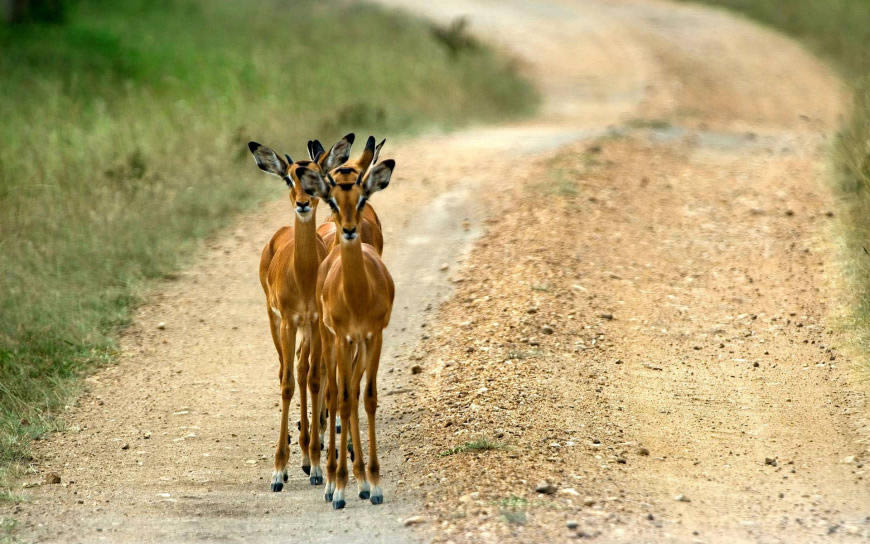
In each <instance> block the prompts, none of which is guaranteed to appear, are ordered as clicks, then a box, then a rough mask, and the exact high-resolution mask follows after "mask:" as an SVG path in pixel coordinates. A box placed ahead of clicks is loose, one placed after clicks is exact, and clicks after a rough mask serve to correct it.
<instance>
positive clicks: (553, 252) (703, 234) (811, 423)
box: [3, 0, 870, 542]
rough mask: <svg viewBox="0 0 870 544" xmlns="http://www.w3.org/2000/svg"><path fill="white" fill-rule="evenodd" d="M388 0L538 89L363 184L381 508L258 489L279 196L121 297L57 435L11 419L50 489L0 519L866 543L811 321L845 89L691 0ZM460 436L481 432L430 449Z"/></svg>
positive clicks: (419, 145) (445, 535)
mask: <svg viewBox="0 0 870 544" xmlns="http://www.w3.org/2000/svg"><path fill="white" fill-rule="evenodd" d="M385 3H387V4H391V5H397V6H401V5H403V4H405V5H406V7H411V8H413V9H415V10H417V11H418V12H420V13H422V14H423V15H426V16H430V17H433V18H435V19H438V20H441V21H449V20H451V19H452V18H453V17H455V16H458V15H467V16H468V17H469V19H470V21H471V23H472V28H474V29H475V30H476V31H478V32H479V33H480V34H481V35H482V36H484V37H486V38H488V39H490V40H493V41H494V42H496V43H497V44H498V45H499V46H501V47H503V48H505V49H506V50H507V51H508V52H509V53H511V54H513V55H514V56H516V57H517V58H518V59H519V60H520V61H521V63H522V65H523V66H524V69H525V70H526V71H527V73H528V74H529V76H530V77H531V78H533V79H534V81H535V82H536V84H537V85H538V86H539V87H540V89H541V92H542V95H543V97H544V105H543V107H542V110H541V113H540V115H539V116H538V117H536V118H535V119H533V120H530V121H527V122H524V123H519V124H515V125H509V126H496V127H486V128H478V129H471V130H467V131H463V132H459V133H455V134H451V135H446V136H445V135H434V134H433V135H428V136H424V137H421V138H419V139H417V140H414V141H406V142H401V143H398V144H397V143H396V142H392V143H388V145H387V147H386V148H385V149H384V151H383V153H382V156H383V157H385V158H387V157H392V158H395V159H396V161H397V164H398V166H397V169H396V174H395V175H394V177H393V182H392V183H391V185H390V188H389V190H387V191H384V192H383V193H379V194H378V195H377V197H376V198H375V199H374V201H373V204H374V205H375V207H376V208H377V210H378V213H379V215H380V216H381V218H382V220H383V223H384V226H385V233H384V235H385V236H384V237H385V258H386V261H387V264H388V266H389V267H390V270H391V272H392V274H393V276H394V278H395V280H396V288H397V296H396V306H395V310H394V314H393V319H392V323H391V325H390V328H389V329H388V330H387V331H386V333H385V349H384V354H383V357H382V363H381V372H380V377H379V382H380V392H381V395H380V398H381V407H380V409H379V412H378V417H379V420H380V422H381V423H380V424H379V427H378V430H379V433H380V437H381V438H380V439H379V442H380V444H379V446H380V452H381V467H382V469H381V470H382V475H383V478H384V483H385V492H386V504H384V505H383V506H377V507H375V506H372V505H370V504H369V503H368V502H367V501H356V500H353V501H351V502H349V503H348V508H346V509H345V510H343V511H340V512H333V511H332V509H331V508H330V507H329V505H328V504H326V503H325V502H323V499H322V489H319V488H318V489H312V488H311V487H310V486H309V485H308V480H307V478H306V477H305V475H304V474H303V473H302V471H301V470H298V469H297V470H296V471H295V472H293V471H291V478H290V481H289V482H288V485H286V486H285V488H284V491H283V492H282V493H271V492H270V491H269V485H268V484H269V475H270V471H271V455H272V451H273V444H274V440H275V438H276V436H277V432H278V415H279V414H278V400H279V392H278V384H277V380H276V379H275V376H276V374H277V357H276V356H275V353H274V349H273V347H272V345H271V340H270V337H269V332H268V327H267V322H266V316H265V315H263V313H264V309H263V304H262V293H261V291H260V289H259V285H258V282H257V276H256V270H257V262H258V258H259V251H260V249H261V247H262V245H263V244H264V243H265V241H266V240H268V238H269V236H270V235H271V233H272V232H274V230H275V229H276V228H277V227H278V226H280V225H281V224H285V223H287V222H289V220H290V213H291V209H290V207H289V205H288V204H287V202H286V199H283V198H282V199H279V200H277V201H276V202H274V203H271V204H269V205H268V206H265V207H264V208H263V209H262V210H258V211H257V212H256V213H253V214H251V215H249V216H247V217H242V218H240V219H239V220H238V222H237V223H236V224H235V225H233V226H232V227H230V228H229V229H228V230H227V231H226V232H225V233H224V234H223V235H221V236H219V237H216V238H215V239H214V240H212V241H211V242H209V243H208V244H207V247H204V248H203V250H202V252H201V255H200V256H199V257H198V258H197V261H196V263H195V264H194V265H192V266H191V267H190V268H189V269H187V270H186V271H184V272H183V273H182V274H180V275H179V277H178V278H177V279H176V280H174V281H172V282H169V283H166V284H164V285H161V286H160V287H159V288H158V289H157V290H156V292H155V293H154V295H153V297H152V298H151V301H150V302H149V304H147V305H146V306H144V307H142V308H141V309H140V310H139V311H138V312H137V315H136V317H135V320H134V324H133V326H131V327H130V329H129V330H128V331H127V332H126V333H125V334H124V337H123V340H122V350H121V356H120V358H119V361H118V364H117V365H114V366H112V367H110V368H107V369H105V370H104V371H101V372H99V373H97V374H96V375H94V376H93V377H91V378H89V379H88V387H87V393H86V394H85V395H83V396H82V397H81V398H80V399H79V401H78V402H77V403H76V404H75V406H72V407H70V409H69V411H68V414H67V419H68V421H69V425H70V430H69V431H67V432H63V433H58V434H55V435H53V436H50V437H48V438H47V439H45V440H43V441H40V442H39V443H37V445H36V447H35V457H36V461H35V463H34V466H33V468H34V471H35V472H34V474H32V475H31V476H29V477H28V478H27V479H26V480H25V481H24V482H23V483H24V484H32V483H38V482H42V481H43V478H44V476H45V474H48V473H50V472H56V473H58V474H59V475H60V476H61V482H62V483H61V484H59V485H38V486H35V487H28V488H26V489H25V490H24V491H23V492H22V493H23V494H25V496H26V501H23V502H21V503H20V504H15V505H8V506H4V507H3V508H4V509H6V510H9V512H7V514H11V516H12V517H13V518H14V519H15V520H16V521H17V536H18V537H19V538H21V539H22V540H25V541H30V540H32V541H45V542H97V541H109V542H190V541H226V542H236V541H239V542H241V541H244V542H274V541H277V540H286V541H292V542H331V541H341V542H363V541H365V542H408V541H413V540H420V541H430V540H436V541H447V540H453V541H456V542H459V541H469V542H477V541H503V540H505V539H508V540H513V541H517V542H526V541H553V540H557V541H558V540H567V539H569V538H570V539H573V538H576V537H577V536H581V537H586V538H597V539H600V540H601V541H605V542H608V541H675V542H694V541H699V542H718V541H723V540H726V539H727V540H732V541H750V542H755V541H758V542H799V541H808V542H813V541H817V540H825V541H827V540H837V539H842V540H845V541H848V540H850V539H851V540H855V541H858V540H860V539H862V538H867V537H868V536H870V535H868V530H870V529H868V524H867V520H866V516H867V514H868V513H870V496H868V485H867V482H866V481H865V480H864V479H863V470H864V469H863V462H864V461H865V460H866V458H867V456H868V450H867V448H868V446H867V442H866V440H865V437H866V435H867V429H866V426H867V417H866V416H867V411H866V404H865V397H864V395H863V393H861V392H860V389H857V388H856V387H854V384H853V383H852V382H851V378H850V368H849V365H850V361H849V358H848V356H847V355H846V354H844V353H842V352H841V349H840V346H841V345H842V344H843V343H844V342H843V341H842V339H841V338H839V337H838V334H837V333H836V332H834V329H833V328H832V327H831V326H830V325H829V323H828V321H827V319H828V317H829V315H830V314H831V312H833V311H835V310H836V308H837V305H838V297H837V291H836V284H835V281H834V279H835V278H834V274H833V270H832V268H831V267H832V265H831V261H832V251H831V247H830V244H829V242H828V241H827V240H828V239H829V232H828V230H829V228H830V227H829V224H830V222H831V221H830V217H829V216H828V215H827V213H828V212H830V211H832V210H833V204H832V202H831V197H830V195H828V194H827V192H826V190H825V187H824V181H823V168H824V165H825V152H826V146H827V143H828V140H827V138H828V135H830V134H831V133H832V132H833V130H834V129H835V128H836V126H837V122H838V115H839V114H840V107H841V106H840V104H842V103H843V102H844V100H843V94H842V89H841V88H840V86H839V83H838V81H837V80H836V79H835V78H834V77H833V76H832V74H831V73H830V71H829V70H827V69H826V68H825V67H824V66H823V65H822V64H820V63H819V62H818V61H817V60H815V59H814V58H812V57H811V56H810V55H808V54H807V53H806V52H805V51H804V50H803V49H802V48H800V47H799V46H798V45H796V44H794V43H793V42H790V41H788V40H786V39H784V38H782V37H779V36H777V35H775V34H773V33H771V32H769V31H766V30H763V29H760V28H758V27H755V26H753V25H751V24H749V23H747V22H743V21H739V20H736V19H734V18H732V17H730V16H728V15H726V14H724V13H721V12H716V11H712V10H708V9H703V8H698V7H694V6H686V5H672V4H668V3H661V2H656V1H652V0H650V1H610V2H604V1H600V2H599V1H588V2H582V3H573V2H561V1H558V0H550V1H541V2H521V1H513V2H488V1H485V0H481V1H475V2H452V1H447V2H438V3H435V2H431V3H427V4H426V5H425V6H424V5H419V6H418V5H417V3H416V2H410V0H407V1H404V0H391V1H388V2H385ZM386 136H389V135H386ZM559 148H562V149H559ZM357 151H359V149H357ZM251 175H257V174H256V172H255V171H254V168H253V165H252V174H251ZM442 263H447V264H448V265H449V268H448V270H446V271H442V270H441V265H442ZM532 308H534V311H533V312H532V313H530V310H531V309H532ZM602 315H611V316H612V317H613V318H612V319H608V318H606V317H601V316H602ZM161 322H162V323H165V328H163V329H160V328H158V327H157V325H158V323H161ZM545 326H547V327H550V328H552V331H551V333H550V334H547V333H546V332H544V327H545ZM547 330H548V331H549V330H550V329H547ZM756 363H757V364H758V366H756ZM413 365H420V366H421V368H422V370H423V372H422V373H420V374H416V375H413V374H411V372H410V368H411V367H412V366H413ZM448 423H449V424H448ZM480 437H485V438H488V439H490V440H492V441H493V442H494V443H495V444H498V445H500V446H501V445H504V446H506V447H507V448H508V449H500V450H491V451H480V452H473V451H472V452H462V453H456V454H453V455H444V456H441V455H439V454H440V453H442V452H444V451H446V450H447V449H449V448H453V447H456V446H460V445H462V444H464V443H466V442H468V441H471V440H474V439H476V438H480ZM596 441H597V442H596ZM295 442H296V441H295V437H294V444H293V447H291V467H292V466H294V465H298V464H299V463H298V461H299V453H298V450H297V449H296V444H295ZM569 443H570V444H569ZM124 446H127V447H126V448H125V447H124ZM641 448H645V449H643V450H642V449H641ZM642 452H647V453H648V454H644V453H642ZM768 458H769V459H770V461H769V462H766V459H768ZM540 481H548V482H549V483H550V484H552V486H553V488H552V489H551V490H552V491H554V493H553V494H545V493H538V492H536V490H535V489H536V487H537V486H538V483H539V482H540ZM350 485H351V486H352V485H353V484H352V483H351V484H350ZM567 489H571V490H573V492H571V491H567ZM575 493H576V495H575ZM678 495H683V497H684V498H687V499H688V500H689V502H685V501H677V500H675V497H676V496H678ZM417 516H419V517H417ZM408 521H411V522H419V523H414V524H411V525H410V526H408V525H406V522H408ZM568 521H572V522H576V524H577V526H576V528H568V527H567V526H566V522H568ZM571 525H572V527H573V525H574V524H573V523H572V524H571Z"/></svg>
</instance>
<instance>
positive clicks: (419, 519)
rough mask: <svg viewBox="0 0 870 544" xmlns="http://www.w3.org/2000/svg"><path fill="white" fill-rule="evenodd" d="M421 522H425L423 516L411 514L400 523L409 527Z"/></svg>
mask: <svg viewBox="0 0 870 544" xmlns="http://www.w3.org/2000/svg"><path fill="white" fill-rule="evenodd" d="M421 523H426V518H424V517H423V516H411V517H409V518H407V519H405V521H403V522H402V525H404V526H405V527H410V526H411V525H419V524H421Z"/></svg>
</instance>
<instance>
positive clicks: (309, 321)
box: [248, 134, 354, 491]
mask: <svg viewBox="0 0 870 544" xmlns="http://www.w3.org/2000/svg"><path fill="white" fill-rule="evenodd" d="M353 140H354V137H353V134H348V135H347V136H345V137H344V138H342V139H341V140H340V141H339V142H338V143H336V144H335V145H334V146H333V147H332V149H331V150H330V151H329V153H328V154H324V155H323V156H322V157H321V160H320V161H317V162H315V161H299V162H293V160H292V159H291V158H290V156H289V155H285V156H284V157H285V158H286V160H285V158H282V157H280V156H279V155H278V154H277V153H275V152H274V151H273V150H271V149H269V148H268V147H265V146H263V145H260V144H258V143H257V142H250V143H248V149H249V150H250V151H251V154H252V155H253V156H254V160H255V161H256V163H257V166H258V167H259V168H260V169H261V170H263V171H264V172H267V173H270V174H273V175H276V176H278V177H280V178H282V179H283V180H284V181H285V182H286V183H287V186H288V187H289V189H290V199H291V200H292V201H293V203H294V205H295V208H296V214H295V219H294V224H293V226H292V227H282V228H280V229H278V231H277V232H276V233H275V234H274V235H273V236H272V239H271V240H270V241H269V243H268V244H266V247H265V248H263V253H262V256H261V257H260V284H261V285H262V286H263V291H264V292H265V293H266V311H267V312H268V314H269V328H270V330H271V333H272V340H273V342H274V343H275V349H276V350H277V351H278V361H279V363H280V364H279V370H278V378H279V380H280V384H281V426H280V431H279V434H278V445H277V447H276V450H275V471H274V472H273V474H272V486H271V487H272V491H281V489H283V487H284V482H286V481H287V460H288V458H289V436H288V432H287V423H288V421H287V418H288V415H289V407H290V400H291V399H292V398H293V389H294V384H293V356H294V353H295V344H296V331H297V329H301V331H302V338H303V343H304V344H305V345H306V349H305V350H302V352H301V353H300V355H299V362H298V368H297V379H298V381H299V404H300V413H301V424H300V429H299V446H300V448H301V449H302V470H303V471H304V472H305V473H306V474H310V478H309V481H310V483H311V484H312V485H319V484H322V483H323V471H322V469H321V468H320V436H319V435H320V431H319V426H320V417H319V414H320V406H319V404H320V399H321V398H322V395H321V392H320V389H321V387H320V380H321V376H322V372H321V368H320V367H321V364H322V363H321V347H320V325H319V324H320V314H319V312H320V310H318V308H317V302H316V297H315V289H316V283H317V271H318V268H319V266H320V263H321V261H323V259H324V258H325V257H326V254H327V251H326V246H325V245H324V244H323V241H322V240H321V239H320V237H319V236H318V235H317V233H316V230H315V221H314V217H315V212H316V208H317V202H318V201H317V199H316V198H313V194H311V193H309V192H306V191H305V190H304V189H303V187H304V186H306V185H311V184H319V183H325V181H324V178H323V175H324V174H323V172H324V171H328V169H330V168H333V167H335V166H336V165H339V164H342V163H343V162H345V161H346V160H347V158H348V156H349V155H350V146H351V144H352V143H353ZM308 347H310V350H309V349H308ZM309 388H310V390H311V404H312V413H313V414H318V417H312V418H311V433H310V434H309V425H308V417H307V393H308V389H309Z"/></svg>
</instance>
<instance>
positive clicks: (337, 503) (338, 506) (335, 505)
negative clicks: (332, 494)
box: [332, 499, 344, 510]
mask: <svg viewBox="0 0 870 544" xmlns="http://www.w3.org/2000/svg"><path fill="white" fill-rule="evenodd" d="M342 508H344V500H343V499H342V500H340V501H333V502H332V509H333V510H341V509H342Z"/></svg>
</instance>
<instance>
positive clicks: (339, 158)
mask: <svg viewBox="0 0 870 544" xmlns="http://www.w3.org/2000/svg"><path fill="white" fill-rule="evenodd" d="M354 138H355V136H354V135H353V133H350V134H348V135H346V136H345V137H344V138H342V139H341V140H339V141H337V142H336V143H335V145H334V146H332V149H330V150H329V153H327V154H326V155H324V156H323V157H322V158H321V159H320V160H318V161H317V162H318V163H319V164H320V168H321V170H323V171H325V172H329V171H330V170H332V169H333V168H337V167H338V166H340V165H341V164H344V163H345V162H347V159H348V158H349V157H350V147H351V145H352V144H353V141H354Z"/></svg>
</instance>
